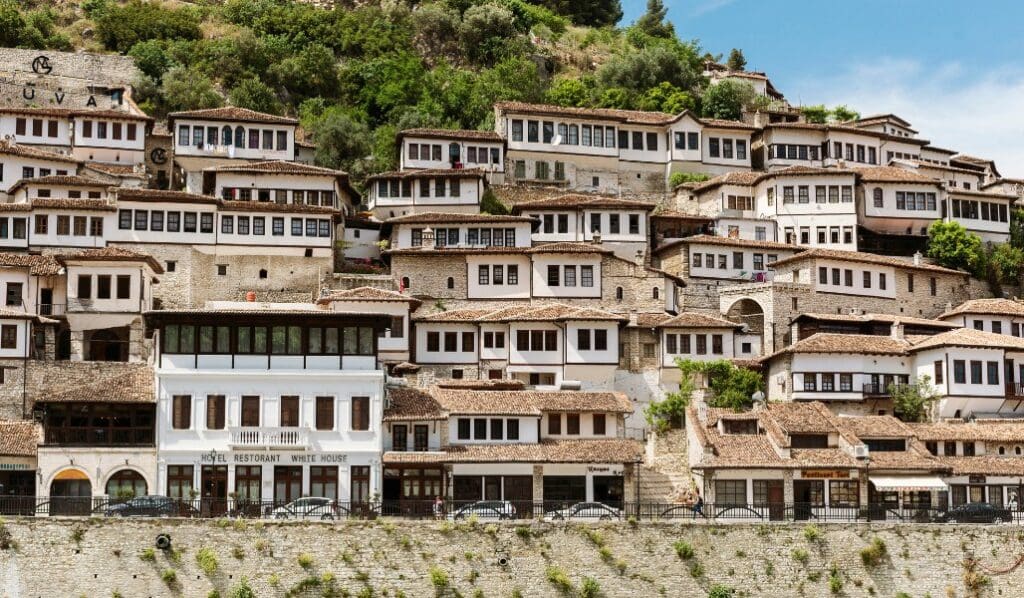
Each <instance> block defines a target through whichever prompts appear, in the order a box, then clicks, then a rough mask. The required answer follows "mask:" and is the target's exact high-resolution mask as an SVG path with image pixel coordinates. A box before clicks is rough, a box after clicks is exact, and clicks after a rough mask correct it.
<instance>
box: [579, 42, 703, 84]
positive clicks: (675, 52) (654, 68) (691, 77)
mask: <svg viewBox="0 0 1024 598" xmlns="http://www.w3.org/2000/svg"><path fill="white" fill-rule="evenodd" d="M596 75H597V80H598V83H599V84H600V85H601V87H603V88H605V89H608V88H612V87H621V88H624V89H626V90H629V91H630V92H632V93H643V92H646V91H647V90H648V89H651V88H652V87H658V86H659V85H661V84H662V83H668V84H670V85H672V86H673V87H675V88H677V89H679V90H681V91H690V90H694V89H696V88H697V85H698V83H699V82H700V80H701V67H700V58H699V57H698V55H697V51H696V47H695V46H692V45H689V44H681V45H678V46H673V45H670V44H656V45H652V46H648V47H645V48H642V49H639V50H632V51H630V52H627V53H621V54H616V55H615V56H613V57H612V58H611V59H610V60H608V61H607V62H605V63H604V64H603V65H602V66H601V67H600V68H599V69H598V70H597V74H596Z"/></svg>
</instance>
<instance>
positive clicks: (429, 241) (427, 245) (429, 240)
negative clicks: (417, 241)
mask: <svg viewBox="0 0 1024 598" xmlns="http://www.w3.org/2000/svg"><path fill="white" fill-rule="evenodd" d="M423 248H424V249H433V248H434V229H432V228H430V227H429V226H428V227H427V228H425V229H423Z"/></svg>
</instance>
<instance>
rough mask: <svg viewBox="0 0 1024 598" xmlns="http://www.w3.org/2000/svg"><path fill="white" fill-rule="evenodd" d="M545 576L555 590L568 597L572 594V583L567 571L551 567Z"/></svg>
mask: <svg viewBox="0 0 1024 598" xmlns="http://www.w3.org/2000/svg"><path fill="white" fill-rule="evenodd" d="M545 575H546V576H547V578H548V581H549V582H551V585H553V586H555V589H557V590H558V591H559V592H561V593H562V594H565V595H567V596H568V595H570V594H572V589H573V588H572V581H570V580H569V576H568V575H566V574H565V571H562V570H561V569H559V568H558V567H556V566H554V565H551V566H549V567H548V568H547V570H546V571H545Z"/></svg>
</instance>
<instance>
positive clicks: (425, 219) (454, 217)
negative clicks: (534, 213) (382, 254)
mask: <svg viewBox="0 0 1024 598" xmlns="http://www.w3.org/2000/svg"><path fill="white" fill-rule="evenodd" d="M531 221H532V219H531V218H529V217H527V216H502V215H495V214H455V213H452V212H424V213H422V214H406V215H405V216H395V217H394V218H388V219H387V220H385V221H384V223H385V224H455V223H462V222H531Z"/></svg>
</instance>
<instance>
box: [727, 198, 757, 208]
mask: <svg viewBox="0 0 1024 598" xmlns="http://www.w3.org/2000/svg"><path fill="white" fill-rule="evenodd" d="M725 207H726V209H729V210H744V211H750V210H753V209H754V198H753V197H750V196H749V195H729V196H728V197H726V198H725Z"/></svg>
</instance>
